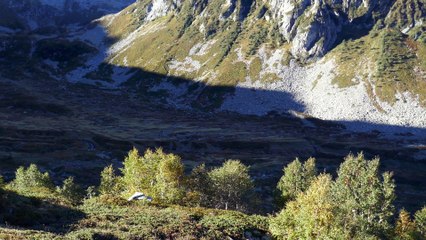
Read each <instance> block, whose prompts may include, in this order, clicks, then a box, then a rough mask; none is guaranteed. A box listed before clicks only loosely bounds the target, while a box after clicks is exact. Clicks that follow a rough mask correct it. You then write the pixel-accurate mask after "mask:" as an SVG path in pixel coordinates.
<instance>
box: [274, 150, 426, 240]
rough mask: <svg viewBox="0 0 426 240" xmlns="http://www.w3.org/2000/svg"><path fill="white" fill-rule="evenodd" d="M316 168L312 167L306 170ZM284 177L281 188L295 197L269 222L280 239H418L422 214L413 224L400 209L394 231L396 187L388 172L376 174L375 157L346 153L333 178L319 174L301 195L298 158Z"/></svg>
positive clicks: (302, 168) (377, 167)
mask: <svg viewBox="0 0 426 240" xmlns="http://www.w3.org/2000/svg"><path fill="white" fill-rule="evenodd" d="M312 164H314V163H313V162H312ZM305 165H306V164H305ZM314 168H315V166H314V165H311V167H310V169H314ZM290 170H292V171H290ZM284 173H285V174H284V176H283V178H282V180H283V179H286V181H285V182H286V187H285V188H282V187H280V189H283V190H284V191H283V193H286V194H287V193H288V189H294V190H293V192H296V193H295V198H294V200H292V201H290V202H288V203H287V205H286V206H285V208H284V209H283V210H282V211H281V212H280V213H279V214H278V215H277V216H276V217H274V218H272V219H271V224H270V231H271V233H272V234H273V235H274V236H275V237H276V238H278V239H389V238H398V239H422V237H421V235H422V232H421V228H422V227H421V226H422V222H424V220H421V218H422V217H421V215H422V213H421V212H418V213H417V214H416V216H420V217H419V219H420V220H418V221H417V220H416V221H415V222H412V221H411V218H410V216H409V213H407V212H406V211H401V213H400V216H399V220H398V221H397V223H396V227H395V229H394V228H393V227H392V220H393V217H394V210H395V207H394V205H393V201H394V199H395V184H394V181H393V179H392V174H391V173H388V172H386V173H384V174H382V175H380V174H379V160H378V159H373V160H370V161H369V160H366V159H365V158H364V155H363V154H358V155H357V156H354V155H349V156H348V157H346V159H345V161H344V162H343V163H342V164H341V166H340V168H339V170H338V171H337V178H336V179H335V180H333V179H332V177H331V175H329V174H321V175H320V176H318V177H314V180H313V181H312V183H311V184H310V185H309V187H308V188H307V190H305V191H303V190H302V191H300V189H301V187H300V186H305V185H304V183H306V181H303V179H304V178H303V177H301V176H305V175H306V169H305V168H304V167H302V165H301V164H300V162H299V161H298V160H296V161H294V162H293V163H291V164H289V166H288V167H287V168H286V169H285V170H284ZM312 173H313V171H312ZM295 176H296V177H295ZM311 176H312V175H311ZM309 178H310V177H309ZM289 179H297V181H294V180H291V181H290V180H289ZM305 179H306V178H305ZM280 183H282V181H280ZM301 183H303V184H301ZM279 186H282V184H281V185H280V184H279ZM290 193H291V191H290ZM287 195H288V194H287ZM415 225H417V227H416V226H415ZM423 236H424V234H423Z"/></svg>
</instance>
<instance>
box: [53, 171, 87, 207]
mask: <svg viewBox="0 0 426 240" xmlns="http://www.w3.org/2000/svg"><path fill="white" fill-rule="evenodd" d="M56 192H57V193H58V194H59V195H61V196H62V197H63V198H64V199H65V200H67V201H68V202H69V203H71V204H73V205H76V204H78V203H80V202H81V200H82V199H83V198H84V191H83V189H82V188H81V187H80V186H79V185H78V184H76V183H75V182H74V177H69V178H67V179H65V180H64V182H63V184H62V186H61V187H59V186H58V187H56Z"/></svg>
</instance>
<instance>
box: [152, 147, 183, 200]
mask: <svg viewBox="0 0 426 240" xmlns="http://www.w3.org/2000/svg"><path fill="white" fill-rule="evenodd" d="M159 154H163V153H162V152H159ZM183 176H184V167H183V164H182V162H181V159H180V157H179V156H176V155H173V154H164V155H163V156H162V159H161V161H160V163H159V164H158V169H157V174H156V179H155V180H156V181H155V184H154V186H153V188H154V192H155V194H154V197H157V198H158V199H161V201H162V202H165V203H177V202H179V201H180V200H181V199H182V198H183V196H184V188H183V185H182V180H183Z"/></svg>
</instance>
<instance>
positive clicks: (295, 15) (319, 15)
mask: <svg viewBox="0 0 426 240" xmlns="http://www.w3.org/2000/svg"><path fill="white" fill-rule="evenodd" d="M389 2H390V0H382V1H379V0H331V1H330V0H271V2H270V5H271V11H272V16H273V18H274V19H275V20H276V21H277V23H278V25H279V29H280V32H281V34H283V36H284V37H285V38H286V40H287V41H289V42H292V44H293V46H292V50H291V51H292V53H293V55H294V56H296V57H299V58H308V57H319V56H322V55H324V54H325V53H326V52H327V51H329V50H330V49H331V48H332V47H333V45H334V44H335V42H336V39H337V36H338V34H339V32H341V30H342V29H343V28H344V27H346V26H349V25H351V24H353V21H354V20H356V19H365V22H368V20H369V19H371V18H372V14H373V12H374V11H378V12H379V13H380V11H381V10H382V8H385V7H386V6H387V5H389Z"/></svg>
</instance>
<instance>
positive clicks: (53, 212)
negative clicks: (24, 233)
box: [0, 190, 85, 233]
mask: <svg viewBox="0 0 426 240" xmlns="http://www.w3.org/2000/svg"><path fill="white" fill-rule="evenodd" d="M84 217H85V214H84V213H83V212H81V211H78V210H75V209H71V208H69V207H67V206H64V205H59V204H54V203H51V202H50V201H49V200H43V199H39V198H34V197H26V196H22V195H19V194H17V193H15V192H11V191H7V190H0V224H4V225H7V226H9V227H20V228H25V229H31V230H44V231H49V232H52V233H66V232H68V231H69V228H70V227H71V225H72V224H75V223H77V222H78V221H79V220H81V219H83V218H84Z"/></svg>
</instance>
